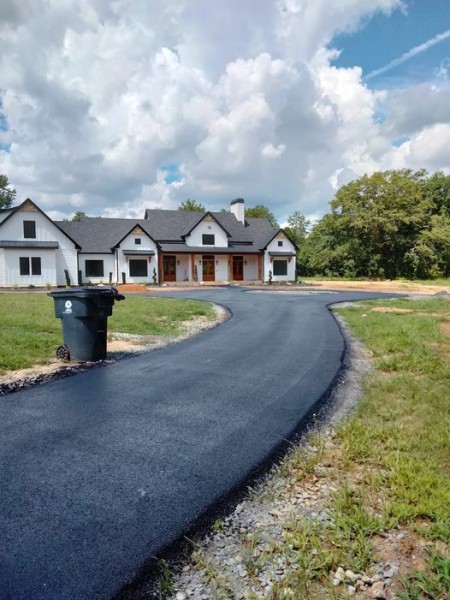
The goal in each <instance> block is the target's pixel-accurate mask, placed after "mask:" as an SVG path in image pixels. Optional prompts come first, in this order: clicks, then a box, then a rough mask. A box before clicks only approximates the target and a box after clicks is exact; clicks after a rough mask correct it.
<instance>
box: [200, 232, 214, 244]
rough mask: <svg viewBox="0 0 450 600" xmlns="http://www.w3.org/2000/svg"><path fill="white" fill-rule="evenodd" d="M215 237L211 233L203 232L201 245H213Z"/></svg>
mask: <svg viewBox="0 0 450 600" xmlns="http://www.w3.org/2000/svg"><path fill="white" fill-rule="evenodd" d="M215 237H216V236H215V235H214V234H213V233H204V234H203V235H202V244H203V246H214V245H215V243H216V240H215Z"/></svg>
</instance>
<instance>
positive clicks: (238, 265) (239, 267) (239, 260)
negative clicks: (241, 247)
mask: <svg viewBox="0 0 450 600" xmlns="http://www.w3.org/2000/svg"><path fill="white" fill-rule="evenodd" d="M243 279H244V257H243V256H233V281H243Z"/></svg>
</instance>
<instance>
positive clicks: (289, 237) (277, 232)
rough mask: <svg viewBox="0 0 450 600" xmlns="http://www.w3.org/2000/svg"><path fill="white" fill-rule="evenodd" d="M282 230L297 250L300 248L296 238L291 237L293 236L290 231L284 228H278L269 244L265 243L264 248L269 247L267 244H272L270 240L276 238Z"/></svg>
mask: <svg viewBox="0 0 450 600" xmlns="http://www.w3.org/2000/svg"><path fill="white" fill-rule="evenodd" d="M280 232H281V233H283V234H284V235H285V236H286V237H287V239H288V240H289V241H290V242H291V244H292V245H293V246H294V248H295V249H296V250H298V246H297V244H296V243H295V242H294V240H293V239H292V238H291V236H290V235H289V234H288V233H286V231H285V230H284V229H278V230H277V231H276V232H275V235H274V236H273V237H272V238H271V239H270V240H269V241H268V242H267V244H266V245H265V247H264V249H265V248H267V246H268V245H269V244H270V242H271V241H272V240H274V239H275V238H276V237H277V235H278V234H279V233H280Z"/></svg>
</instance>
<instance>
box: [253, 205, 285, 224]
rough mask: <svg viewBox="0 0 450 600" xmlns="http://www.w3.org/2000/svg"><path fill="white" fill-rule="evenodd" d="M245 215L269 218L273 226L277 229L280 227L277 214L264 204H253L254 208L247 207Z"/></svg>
mask: <svg viewBox="0 0 450 600" xmlns="http://www.w3.org/2000/svg"><path fill="white" fill-rule="evenodd" d="M245 216H246V217H259V218H262V219H268V221H269V223H270V224H271V225H272V227H274V228H276V229H277V228H278V227H279V224H278V221H277V218H276V216H275V215H274V214H273V212H271V211H270V210H269V209H268V208H267V206H264V205H263V204H257V205H256V206H253V207H252V208H246V209H245Z"/></svg>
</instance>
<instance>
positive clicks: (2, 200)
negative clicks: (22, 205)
mask: <svg viewBox="0 0 450 600" xmlns="http://www.w3.org/2000/svg"><path fill="white" fill-rule="evenodd" d="M15 197H16V190H15V189H14V188H12V187H11V186H10V183H9V181H8V178H7V177H6V175H1V174H0V208H10V207H11V206H12V204H13V202H14V199H15Z"/></svg>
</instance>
